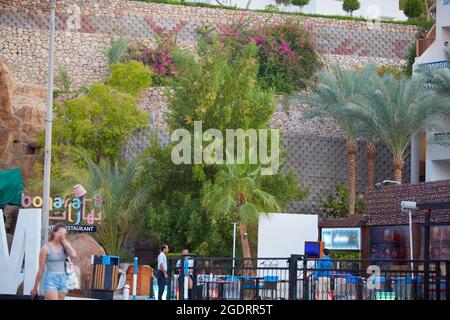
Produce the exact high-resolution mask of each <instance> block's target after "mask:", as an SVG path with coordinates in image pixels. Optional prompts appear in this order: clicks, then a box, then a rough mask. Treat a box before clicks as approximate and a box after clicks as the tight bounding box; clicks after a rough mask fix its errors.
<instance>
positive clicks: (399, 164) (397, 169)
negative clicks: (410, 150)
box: [393, 156, 405, 183]
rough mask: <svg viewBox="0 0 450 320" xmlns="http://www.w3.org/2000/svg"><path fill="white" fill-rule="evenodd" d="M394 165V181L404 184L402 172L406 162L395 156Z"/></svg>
mask: <svg viewBox="0 0 450 320" xmlns="http://www.w3.org/2000/svg"><path fill="white" fill-rule="evenodd" d="M393 163H394V180H395V181H397V182H400V183H402V171H403V165H404V164H405V162H404V161H403V158H401V157H398V156H394V160H393Z"/></svg>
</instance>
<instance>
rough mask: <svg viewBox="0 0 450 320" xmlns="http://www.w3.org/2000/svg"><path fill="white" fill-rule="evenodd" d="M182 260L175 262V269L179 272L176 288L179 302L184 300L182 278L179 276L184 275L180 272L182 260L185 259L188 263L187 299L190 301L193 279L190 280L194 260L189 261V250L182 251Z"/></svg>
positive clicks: (182, 264)
mask: <svg viewBox="0 0 450 320" xmlns="http://www.w3.org/2000/svg"><path fill="white" fill-rule="evenodd" d="M182 254H183V259H179V260H178V261H177V269H178V272H179V277H178V288H179V300H184V277H182V276H181V275H182V274H184V272H181V269H182V268H184V260H185V259H187V263H188V286H189V288H188V299H189V300H191V299H192V285H193V278H192V271H193V268H194V260H193V259H191V257H190V256H189V249H183V252H182Z"/></svg>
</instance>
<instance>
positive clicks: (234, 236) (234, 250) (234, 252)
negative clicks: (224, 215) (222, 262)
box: [232, 222, 236, 277]
mask: <svg viewBox="0 0 450 320" xmlns="http://www.w3.org/2000/svg"><path fill="white" fill-rule="evenodd" d="M235 266H236V222H233V271H232V276H233V277H234V268H235Z"/></svg>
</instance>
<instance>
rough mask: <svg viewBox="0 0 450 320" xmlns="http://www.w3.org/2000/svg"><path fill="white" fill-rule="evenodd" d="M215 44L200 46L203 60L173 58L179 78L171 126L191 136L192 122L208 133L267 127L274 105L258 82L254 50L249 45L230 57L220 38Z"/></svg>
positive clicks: (173, 96) (172, 101)
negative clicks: (208, 131)
mask: <svg viewBox="0 0 450 320" xmlns="http://www.w3.org/2000/svg"><path fill="white" fill-rule="evenodd" d="M211 41H212V44H207V43H206V41H205V39H202V40H201V41H200V43H199V49H198V56H199V59H197V58H196V57H195V56H194V55H193V54H191V53H189V52H179V51H178V52H177V53H176V54H175V56H174V59H175V63H176V66H177V75H176V77H175V79H174V82H173V84H172V88H171V89H172V90H173V93H172V94H171V97H170V99H169V114H168V116H167V122H168V124H169V126H170V127H171V128H172V129H173V130H175V129H178V128H186V129H189V130H193V122H194V121H202V123H203V128H204V130H206V129H208V128H216V129H219V130H221V131H224V130H225V129H233V128H242V129H247V128H255V129H257V128H262V127H266V126H267V124H268V121H269V120H270V118H271V115H272V113H273V112H274V110H275V100H274V97H273V94H272V92H270V91H269V92H267V91H264V90H262V89H261V88H260V86H259V85H258V83H257V81H256V73H257V70H258V63H257V47H256V45H255V44H254V43H250V44H248V45H247V46H245V47H244V48H243V50H242V51H241V52H240V53H239V54H238V55H236V57H232V54H233V52H232V51H231V48H230V47H228V46H224V45H223V44H222V43H220V42H219V40H218V39H217V38H214V39H212V40H211ZM232 59H233V63H230V62H231V60H232Z"/></svg>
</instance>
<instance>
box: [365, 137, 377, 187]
mask: <svg viewBox="0 0 450 320" xmlns="http://www.w3.org/2000/svg"><path fill="white" fill-rule="evenodd" d="M375 154H376V146H375V144H374V143H373V142H367V185H368V186H367V187H368V188H369V189H372V188H373V187H374V186H375Z"/></svg>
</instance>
